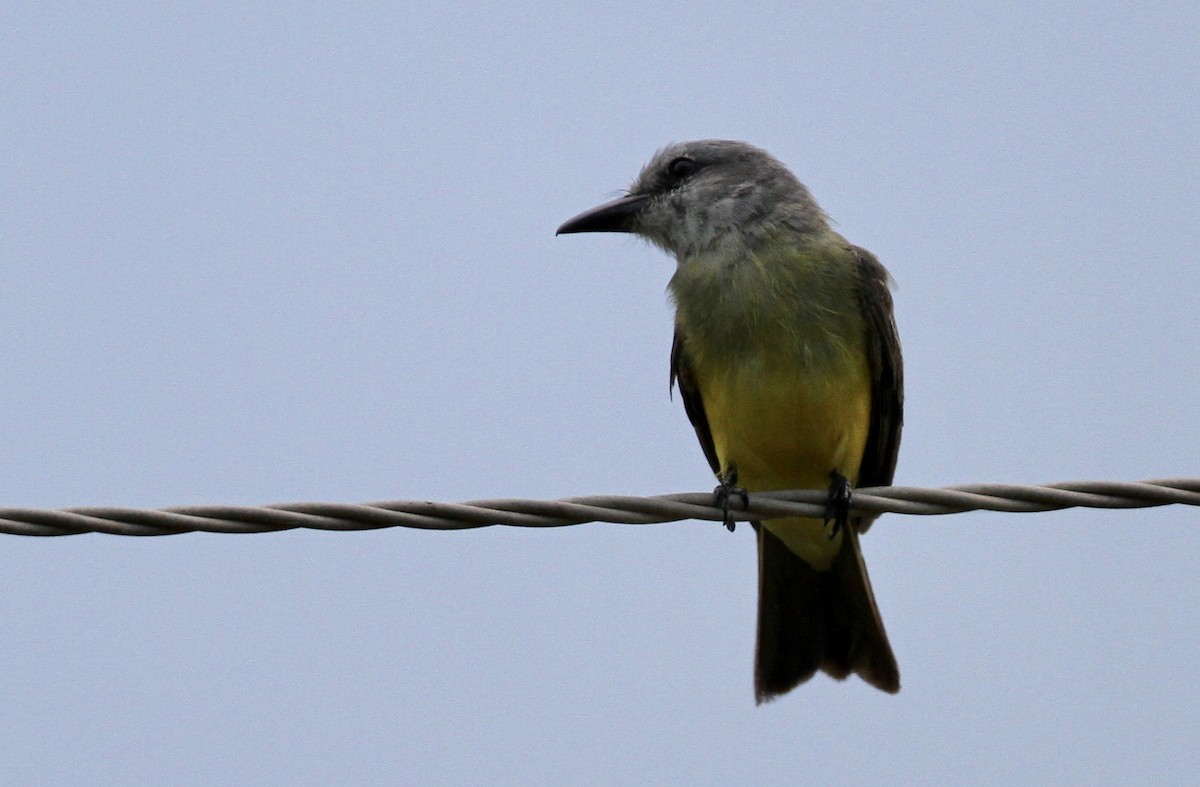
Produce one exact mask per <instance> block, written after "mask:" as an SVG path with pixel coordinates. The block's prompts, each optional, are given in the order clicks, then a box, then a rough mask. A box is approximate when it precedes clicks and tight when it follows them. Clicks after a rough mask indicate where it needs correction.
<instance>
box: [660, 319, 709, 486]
mask: <svg viewBox="0 0 1200 787" xmlns="http://www.w3.org/2000/svg"><path fill="white" fill-rule="evenodd" d="M676 385H678V386H679V393H680V395H681V396H683V409H684V410H686V411H687V416H688V420H689V421H691V422H692V427H693V428H694V429H695V430H696V437H697V438H698V439H699V440H700V447H701V448H703V449H704V456H705V457H707V458H708V464H709V466H710V467H712V471H713V473H715V474H717V475H720V473H721V463H720V461H719V460H718V459H717V447H716V445H714V444H713V437H712V430H711V429H709V427H708V416H706V415H705V414H704V402H703V401H702V400H701V399H700V388H699V386H697V385H696V378H695V376H694V374H693V372H692V365H691V362H690V361H689V360H688V356H687V337H686V336H684V335H683V333H682V332H680V330H679V326H678V325H676V326H675V340H674V341H673V342H671V387H672V388H674V387H675V386H676Z"/></svg>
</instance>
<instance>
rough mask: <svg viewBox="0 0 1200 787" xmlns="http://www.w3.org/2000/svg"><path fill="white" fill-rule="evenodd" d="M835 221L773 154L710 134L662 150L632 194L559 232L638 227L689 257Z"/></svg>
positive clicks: (635, 229) (632, 229)
mask: <svg viewBox="0 0 1200 787" xmlns="http://www.w3.org/2000/svg"><path fill="white" fill-rule="evenodd" d="M827 226H828V224H827V223H826V218H825V214H824V213H823V212H822V211H821V209H820V207H818V206H817V204H816V202H815V201H813V198H812V196H811V195H809V193H808V189H806V188H805V187H804V185H803V184H802V183H800V181H798V180H796V177H795V176H794V175H793V174H792V173H791V172H789V171H788V169H787V167H785V166H784V165H783V164H781V163H780V162H779V161H778V160H777V159H776V158H775V157H773V156H772V155H771V154H769V153H767V152H766V151H765V150H762V149H760V148H756V147H754V146H753V145H748V144H746V143H745V142H732V141H729V140H723V139H708V140H700V141H698V142H680V143H677V144H674V145H669V146H667V147H665V148H663V149H662V150H660V151H658V153H656V154H655V155H654V158H652V159H651V160H650V163H649V164H647V165H646V166H645V167H644V168H643V169H642V171H641V173H640V174H639V175H638V177H637V180H635V181H634V182H633V185H632V186H631V187H630V188H629V192H628V194H627V195H626V196H624V197H621V198H620V199H617V200H614V201H613V202H610V203H607V204H605V205H601V206H600V207H598V208H593V209H592V210H589V211H587V212H585V213H581V214H580V215H578V216H576V217H575V218H573V219H571V220H570V221H568V222H566V223H565V224H563V225H562V226H561V227H559V228H558V232H559V233H560V234H562V233H569V232H634V233H637V234H638V235H641V236H643V237H645V238H647V239H648V240H650V241H652V242H654V243H655V244H657V245H658V246H661V247H662V248H664V249H666V250H667V251H669V252H673V253H674V254H675V255H676V256H677V257H679V258H680V259H683V258H685V257H689V256H691V255H694V254H701V253H706V252H712V251H717V250H719V249H721V248H722V247H724V246H730V247H733V248H738V247H742V246H750V247H753V246H754V245H756V243H757V242H758V241H760V240H765V239H767V238H769V237H770V236H771V235H772V234H773V233H775V232H779V231H790V232H792V233H799V234H801V235H803V234H808V233H814V232H820V231H822V230H824V229H825V228H826V227H827Z"/></svg>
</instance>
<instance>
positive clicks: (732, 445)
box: [697, 353, 871, 570]
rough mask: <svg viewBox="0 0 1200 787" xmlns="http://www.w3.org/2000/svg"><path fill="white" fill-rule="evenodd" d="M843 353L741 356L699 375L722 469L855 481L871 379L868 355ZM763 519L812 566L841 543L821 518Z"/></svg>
mask: <svg viewBox="0 0 1200 787" xmlns="http://www.w3.org/2000/svg"><path fill="white" fill-rule="evenodd" d="M840 358H841V359H842V360H841V361H840V362H838V363H831V364H825V365H822V366H821V367H820V368H815V369H814V368H804V367H802V366H800V365H798V364H795V363H791V364H788V363H770V362H769V361H768V362H753V361H745V360H742V361H741V362H739V363H737V364H736V365H735V366H732V367H727V368H724V369H711V370H707V373H701V374H698V375H697V377H698V379H697V383H698V384H699V387H700V393H701V398H702V399H703V401H704V411H705V414H706V415H707V417H708V424H709V428H710V429H711V431H712V436H713V443H714V444H715V447H716V451H717V457H718V459H719V460H720V462H721V468H722V470H725V469H726V468H729V467H731V466H732V467H735V468H736V469H737V483H738V485H739V486H742V487H744V488H745V489H746V490H747V491H750V492H754V491H765V490H771V489H827V488H828V487H829V483H830V472H831V471H834V470H836V471H837V472H839V473H841V474H842V475H844V476H846V477H847V478H848V479H850V482H851V483H856V482H857V480H858V469H859V465H860V464H861V462H862V454H863V449H864V447H865V446H866V442H867V433H868V430H869V429H870V419H871V386H870V378H869V374H868V371H867V363H866V358H865V353H864V354H862V355H861V356H860V357H858V358H857V360H855V359H854V357H853V356H840ZM698 371H699V370H698ZM763 525H764V526H765V527H767V529H769V530H771V531H772V532H773V533H775V534H776V535H778V536H779V537H780V538H781V539H782V540H783V541H784V543H786V544H787V545H788V547H789V548H790V549H791V550H792V551H793V552H795V553H796V554H797V555H799V556H800V557H802V558H804V559H805V560H806V561H807V562H808V563H809V564H810V565H812V566H813V567H814V568H816V569H817V570H826V569H828V568H829V565H830V562H831V561H832V559H833V557H834V555H835V554H836V553H837V550H838V547H839V545H840V536H839V537H838V538H837V539H833V540H831V539H830V538H829V535H828V530H827V529H826V528H825V526H824V522H823V521H822V520H820V519H799V518H794V519H773V520H768V521H766V522H764V523H763Z"/></svg>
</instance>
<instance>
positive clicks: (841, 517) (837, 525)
mask: <svg viewBox="0 0 1200 787" xmlns="http://www.w3.org/2000/svg"><path fill="white" fill-rule="evenodd" d="M829 478H830V484H829V497H828V498H826V500H825V524H826V525H828V524H829V523H830V522H833V528H832V529H831V530H830V531H829V540H830V541H832V540H833V539H835V538H837V534H838V533H839V532H841V529H842V528H843V527H846V526H847V524H849V522H850V502H851V500H852V499H853V498H854V490H853V487H851V486H850V479H849V478H846V476H844V475H842V474H841V473H839V472H838V471H837V470H831V471H830V472H829Z"/></svg>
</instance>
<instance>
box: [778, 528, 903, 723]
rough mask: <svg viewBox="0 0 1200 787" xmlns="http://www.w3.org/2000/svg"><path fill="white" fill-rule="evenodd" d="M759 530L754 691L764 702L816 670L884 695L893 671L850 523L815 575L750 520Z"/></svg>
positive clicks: (896, 674)
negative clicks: (855, 679)
mask: <svg viewBox="0 0 1200 787" xmlns="http://www.w3.org/2000/svg"><path fill="white" fill-rule="evenodd" d="M755 530H757V531H758V577H759V579H758V582H759V586H758V646H757V650H756V652H755V658H754V694H755V697H756V699H757V700H758V702H760V703H761V702H766V701H768V700H771V699H774V698H775V697H776V696H778V695H780V694H783V693H785V692H788V691H790V690H792V689H793V688H795V687H796V686H797V685H799V684H801V683H803V682H804V681H806V680H808V679H809V678H811V677H812V676H813V674H814V673H816V671H817V670H818V669H821V670H824V671H825V672H827V673H829V675H831V676H833V677H834V678H837V679H838V680H841V679H843V678H845V677H847V676H848V675H850V673H852V672H853V673H857V674H858V675H859V676H860V677H862V679H863V680H865V681H866V682H867V683H870V684H871V685H872V686H875V687H876V688H878V689H882V690H883V691H886V692H889V693H893V694H894V693H896V692H898V691H899V690H900V670H899V668H898V667H897V666H896V657H895V656H893V655H892V648H891V645H889V644H888V638H887V633H886V632H884V630H883V621H882V620H880V617H879V610H878V609H877V608H876V607H875V597H874V595H873V594H872V593H871V581H870V580H869V579H868V578H867V567H866V565H865V564H864V563H863V558H862V552H861V550H860V549H859V546H858V533H857V528H856V523H852V524H850V525H849V526H848V527H846V528H845V534H844V536H843V537H842V544H841V547H840V549H839V550H838V554H837V556H836V557H835V558H834V561H833V564H832V565H831V567H830V570H828V571H817V570H815V569H814V568H813V567H812V566H810V565H809V564H808V563H807V562H805V561H804V560H802V559H801V558H800V557H798V556H797V555H796V554H795V553H794V552H792V551H791V550H790V549H788V548H787V546H786V545H784V543H783V541H781V540H780V539H779V537H778V536H776V535H775V534H773V533H771V532H770V531H768V530H767V529H766V528H765V527H762V526H761V525H759V524H757V523H755Z"/></svg>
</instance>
